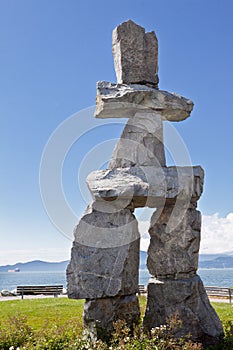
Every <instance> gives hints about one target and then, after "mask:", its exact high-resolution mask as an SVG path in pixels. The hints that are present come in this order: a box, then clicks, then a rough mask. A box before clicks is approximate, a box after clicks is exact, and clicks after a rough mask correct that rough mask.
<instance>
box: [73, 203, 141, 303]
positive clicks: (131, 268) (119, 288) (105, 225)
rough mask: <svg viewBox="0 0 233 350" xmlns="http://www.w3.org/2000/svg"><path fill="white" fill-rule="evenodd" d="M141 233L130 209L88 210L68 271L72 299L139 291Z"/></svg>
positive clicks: (103, 296)
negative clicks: (107, 211)
mask: <svg viewBox="0 0 233 350" xmlns="http://www.w3.org/2000/svg"><path fill="white" fill-rule="evenodd" d="M138 269H139V232H138V224H137V220H136V219H135V217H134V215H133V214H132V213H131V211H130V210H129V209H122V210H119V211H118V212H116V213H103V212H99V211H97V210H94V209H93V207H92V206H90V207H89V208H88V210H87V211H86V213H85V214H84V216H83V217H82V219H81V220H80V222H79V224H78V225H77V227H76V229H75V241H74V244H73V248H72V253H71V261H70V263H69V265H68V267H67V290H68V296H69V298H74V299H84V298H85V299H96V298H105V297H113V296H117V295H130V294H133V293H136V292H137V289H138Z"/></svg>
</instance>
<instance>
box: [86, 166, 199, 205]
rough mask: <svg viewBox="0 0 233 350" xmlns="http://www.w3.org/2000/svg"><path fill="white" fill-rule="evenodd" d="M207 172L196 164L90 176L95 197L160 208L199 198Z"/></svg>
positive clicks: (88, 178)
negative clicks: (165, 203)
mask: <svg viewBox="0 0 233 350" xmlns="http://www.w3.org/2000/svg"><path fill="white" fill-rule="evenodd" d="M203 179H204V172H203V169H202V168H201V167H200V166H196V167H164V168H162V167H161V168H159V167H154V166H145V167H143V166H141V167H130V168H117V169H110V170H98V171H94V172H92V173H91V174H90V175H88V177H87V184H88V187H89V189H90V191H91V193H92V195H93V197H94V198H95V200H97V201H99V200H102V201H103V200H104V201H116V202H117V201H118V200H123V199H124V200H125V203H128V204H130V203H131V204H133V207H135V208H136V207H143V206H148V207H152V208H153V207H158V206H161V204H164V202H165V200H166V201H167V203H170V204H172V203H174V202H175V201H177V197H178V199H179V200H181V201H182V200H183V201H185V202H187V201H188V203H189V202H190V201H191V200H192V201H197V200H198V199H199V197H200V196H201V193H202V190H203Z"/></svg>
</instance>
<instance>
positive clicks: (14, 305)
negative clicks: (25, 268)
mask: <svg viewBox="0 0 233 350" xmlns="http://www.w3.org/2000/svg"><path fill="white" fill-rule="evenodd" d="M83 305H84V300H71V299H68V298H46V299H27V300H26V299H24V300H12V301H2V302H1V303H0V320H1V321H3V322H4V320H6V319H7V318H8V317H12V316H16V315H21V316H26V317H27V320H28V324H29V326H31V327H32V328H33V329H35V330H36V329H39V328H41V327H43V325H44V324H45V323H46V322H47V321H49V322H51V323H52V322H56V323H57V322H59V324H64V323H65V322H66V321H67V320H70V319H71V318H72V319H77V322H82V312H83Z"/></svg>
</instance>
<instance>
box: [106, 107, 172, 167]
mask: <svg viewBox="0 0 233 350" xmlns="http://www.w3.org/2000/svg"><path fill="white" fill-rule="evenodd" d="M165 164H166V160H165V152H164V145H163V125H162V118H161V116H160V115H159V114H154V113H136V114H135V116H134V117H132V118H130V119H129V120H128V123H127V124H126V126H125V128H124V130H123V133H122V135H121V138H120V140H119V141H118V143H117V145H116V147H115V149H114V151H113V154H112V158H111V161H110V163H109V166H108V168H109V169H112V168H120V167H121V168H125V167H130V166H135V165H137V166H140V165H143V166H146V165H154V166H157V167H161V166H165Z"/></svg>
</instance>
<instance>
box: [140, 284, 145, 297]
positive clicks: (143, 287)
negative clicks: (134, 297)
mask: <svg viewBox="0 0 233 350" xmlns="http://www.w3.org/2000/svg"><path fill="white" fill-rule="evenodd" d="M141 294H146V287H145V286H144V284H139V285H138V295H141Z"/></svg>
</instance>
